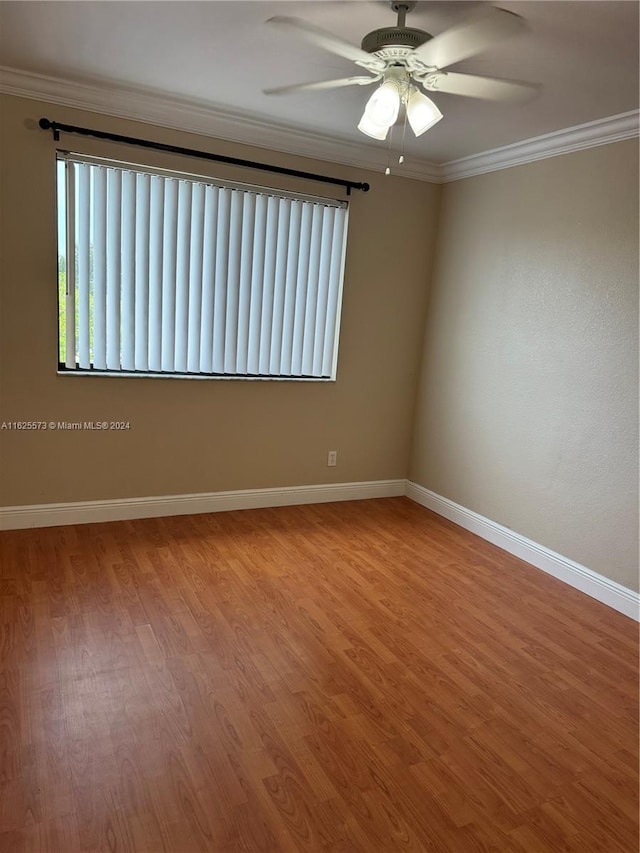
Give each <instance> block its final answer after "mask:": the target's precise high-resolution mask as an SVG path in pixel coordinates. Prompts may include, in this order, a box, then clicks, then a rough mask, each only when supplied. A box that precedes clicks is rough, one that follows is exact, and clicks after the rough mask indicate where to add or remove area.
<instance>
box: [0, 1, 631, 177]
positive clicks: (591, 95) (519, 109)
mask: <svg viewBox="0 0 640 853" xmlns="http://www.w3.org/2000/svg"><path fill="white" fill-rule="evenodd" d="M479 5H483V4H479V3H475V2H464V0H456V2H449V0H439V2H419V3H417V5H416V8H415V10H414V11H413V12H411V13H410V14H409V16H408V18H407V24H408V25H409V26H412V27H417V28H420V29H425V30H427V31H429V32H431V33H432V34H434V35H436V34H437V33H439V32H441V31H443V30H445V29H447V28H448V27H450V26H452V25H453V24H455V23H456V22H458V21H459V20H461V19H463V18H464V17H466V16H467V15H469V14H470V13H471V12H472V11H473V10H474V9H476V8H477V7H478V6H479ZM496 5H500V6H502V8H506V9H509V10H511V11H514V12H517V13H518V14H519V15H522V16H523V17H524V18H525V19H526V20H527V22H528V24H529V27H530V29H529V32H528V33H527V34H526V35H524V36H521V37H518V38H515V39H512V40H511V41H507V42H504V43H502V44H499V45H498V46H496V47H494V48H492V49H491V50H489V51H487V52H486V53H483V54H480V55H478V56H477V57H474V58H472V59H469V60H466V61H465V62H461V63H459V64H458V65H457V66H452V69H455V70H460V71H464V72H467V73H476V74H483V75H487V76H495V77H504V78H508V79H516V80H524V81H530V82H534V83H539V84H541V91H540V93H539V94H538V95H537V96H536V97H535V98H534V99H533V100H531V101H527V102H526V103H523V104H513V103H499V104H495V103H491V102H488V101H476V100H473V99H470V98H461V97H455V96H453V95H444V94H441V95H437V96H434V100H436V101H437V103H438V105H439V107H440V109H441V110H442V112H443V113H444V119H443V121H441V122H440V123H439V124H438V125H437V126H436V127H435V128H433V129H432V130H431V131H428V132H427V133H426V134H425V135H424V136H422V137H420V138H419V139H417V140H416V139H413V138H412V139H409V136H410V134H407V159H408V160H410V159H411V157H414V158H416V159H419V160H421V161H428V162H430V163H435V164H441V163H447V162H450V161H452V160H456V159H458V158H461V157H468V156H471V155H474V154H477V153H480V152H483V151H486V150H488V149H493V148H496V147H499V146H504V145H511V144H512V143H515V142H519V141H521V140H524V139H529V138H531V137H535V136H539V135H541V134H546V133H551V132H554V131H558V130H561V129H563V128H566V127H571V126H574V125H579V124H583V123H587V122H592V121H595V120H598V119H602V118H604V117H606V116H612V115H617V114H619V113H624V112H627V111H630V110H634V109H637V108H638V9H639V4H638V3H637V2H635V0H622V2H618V0H604V2H599V0H589V2H579V0H575V1H574V0H562V1H561V2H555V1H554V0H537V2H536V0H533V2H530V0H519V1H518V0H516V2H513V0H506V2H498V3H497V4H496ZM273 15H293V16H297V17H300V18H304V19H305V20H307V21H309V22H311V23H313V24H315V25H317V26H320V27H323V28H324V29H327V30H330V31H332V32H334V33H335V34H337V35H340V36H341V37H343V38H346V39H347V40H349V41H351V42H353V43H354V44H358V45H359V43H360V41H361V39H362V36H363V35H364V34H365V33H367V32H369V31H370V30H372V29H375V28H378V27H383V26H389V25H393V24H394V23H395V15H394V13H393V12H392V11H391V9H390V7H389V4H388V3H387V2H382V1H381V0H376V2H370V0H356V1H355V2H341V0H332V2H316V0H308V2H297V0H291V2H271V1H270V0H253V2H244V0H233V2H190V0H184V2H171V0H168V2H132V1H131V0H128V2H83V0H80V2H39V0H34V2H11V1H10V0H9V2H7V0H5V2H2V3H0V64H1V65H4V66H9V67H11V68H15V69H20V70H23V71H29V72H34V73H36V74H41V75H48V76H53V77H57V78H62V79H66V80H70V81H75V82H91V83H94V84H95V83H97V84H99V85H100V84H105V83H108V84H109V85H110V86H112V87H113V86H115V87H118V86H124V87H128V88H131V87H133V88H141V89H145V90H153V91H155V92H161V93H163V94H168V95H170V96H172V97H176V98H187V99H195V100H198V101H200V102H202V103H203V105H207V106H210V107H212V108H214V109H216V108H217V109H222V110H225V111H229V110H231V111H232V112H234V113H241V114H242V115H245V116H249V117H251V118H253V119H260V120H262V121H263V122H264V121H267V122H271V123H274V124H276V125H285V126H287V127H291V128H296V129H298V130H302V131H306V132H311V133H318V134H321V135H322V136H324V137H327V136H329V137H333V138H335V139H338V140H342V141H344V142H345V143H357V144H359V145H363V146H370V147H371V146H373V147H377V148H379V147H380V146H383V147H384V146H386V143H384V142H376V141H374V140H371V139H368V138H367V137H364V136H362V134H360V133H359V132H358V131H357V129H356V124H357V121H358V119H359V117H360V114H361V112H362V109H363V106H364V104H365V102H366V100H367V98H368V97H369V94H370V91H371V90H370V89H369V88H365V87H359V86H358V87H352V88H347V89H338V90H334V91H322V92H314V93H304V94H298V95H289V96H281V97H273V96H272V97H267V96H266V95H263V94H262V92H261V89H262V88H263V87H264V88H266V87H271V86H279V85H283V84H287V83H297V82H307V81H311V80H323V79H329V78H332V77H344V76H349V75H351V74H353V73H361V71H360V70H359V69H357V68H356V67H355V66H354V65H352V64H351V63H350V62H349V61H348V60H345V59H342V58H340V57H337V56H333V55H332V54H329V53H326V52H324V51H323V50H321V49H320V48H316V47H312V46H309V45H307V44H304V43H302V42H297V41H295V40H294V39H293V38H292V37H288V36H285V35H284V34H283V33H281V32H279V31H277V30H276V29H275V28H273V27H268V26H265V25H264V22H265V21H266V19H267V18H269V17H271V16H273ZM52 117H53V118H55V116H52ZM212 135H215V133H212ZM256 142H258V143H259V142H260V140H259V139H256Z"/></svg>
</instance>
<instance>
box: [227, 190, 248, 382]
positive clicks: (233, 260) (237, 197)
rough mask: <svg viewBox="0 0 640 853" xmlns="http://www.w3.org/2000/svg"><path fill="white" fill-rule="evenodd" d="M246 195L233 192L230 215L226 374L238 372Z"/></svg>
mask: <svg viewBox="0 0 640 853" xmlns="http://www.w3.org/2000/svg"><path fill="white" fill-rule="evenodd" d="M243 195H244V193H239V192H231V202H230V213H229V260H228V267H227V286H226V318H225V324H224V363H223V371H224V373H235V372H236V361H237V354H238V304H239V301H240V259H241V251H242V229H243V216H242V213H243V206H242V196H243Z"/></svg>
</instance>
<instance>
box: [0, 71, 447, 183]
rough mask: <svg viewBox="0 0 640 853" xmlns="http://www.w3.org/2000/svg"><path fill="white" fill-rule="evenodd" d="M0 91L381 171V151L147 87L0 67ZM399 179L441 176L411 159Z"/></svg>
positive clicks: (436, 169)
mask: <svg viewBox="0 0 640 853" xmlns="http://www.w3.org/2000/svg"><path fill="white" fill-rule="evenodd" d="M0 92H2V93H4V94H7V95H15V96H17V97H20V98H29V99H31V100H38V101H46V102H48V103H52V104H60V105H62V106H66V107H73V108H75V109H81V110H87V111H89V112H94V113H100V114H101V115H108V116H114V117H117V118H126V119H132V120H134V121H141V122H144V123H146V124H153V125H156V126H160V127H167V128H171V129H175V130H181V131H186V132H188V133H197V134H199V135H201V136H208V137H213V138H215V139H222V140H225V141H228V142H238V143H241V144H245V145H251V146H254V147H257V148H266V149H268V150H269V151H279V152H282V153H284V154H295V155H299V156H302V157H311V158H312V159H314V160H324V161H326V162H329V163H339V164H340V165H343V166H355V167H356V168H360V169H370V170H372V171H374V172H384V170H385V167H386V166H387V151H386V149H384V150H381V149H378V148H375V147H371V146H368V145H359V144H358V143H355V142H352V141H350V140H345V139H338V138H336V137H331V136H326V135H322V134H319V133H316V132H311V131H306V130H301V129H299V128H291V127H285V126H283V125H279V124H276V123H273V122H269V121H266V120H264V119H262V118H258V117H255V116H251V115H247V114H244V113H243V114H239V113H234V112H231V111H229V110H225V109H222V108H218V107H215V106H211V105H210V104H207V103H203V102H202V101H196V100H190V99H188V98H181V97H178V96H176V95H169V94H163V93H160V92H155V91H151V90H140V89H132V88H126V87H123V86H118V85H109V84H106V83H103V82H100V83H79V82H74V81H71V80H63V79H61V78H57V77H48V76H45V75H43V74H34V73H32V72H29V71H20V70H18V69H15V68H8V67H6V66H0ZM54 118H55V117H54ZM402 177H406V178H414V179H418V180H422V181H432V182H435V183H439V182H440V180H441V176H440V168H439V167H438V166H434V165H432V164H431V163H427V162H414V163H413V168H408V169H403V170H402Z"/></svg>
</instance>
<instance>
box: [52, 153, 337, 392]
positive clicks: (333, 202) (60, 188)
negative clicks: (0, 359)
mask: <svg viewBox="0 0 640 853" xmlns="http://www.w3.org/2000/svg"><path fill="white" fill-rule="evenodd" d="M74 163H78V164H87V165H92V166H103V167H106V168H115V169H119V170H122V171H131V172H134V173H138V174H143V175H149V176H157V177H161V178H169V179H174V180H178V181H180V180H184V181H190V182H193V183H194V184H204V185H205V186H208V187H213V188H219V189H222V188H224V189H230V190H237V191H240V192H245V193H253V194H254V195H256V196H258V195H261V196H266V197H267V198H269V197H273V198H275V199H278V200H279V199H291V200H299V201H302V202H307V203H311V204H317V205H321V206H323V207H332V208H336V209H341V210H344V225H343V234H342V241H341V247H340V259H339V263H338V269H339V272H338V287H337V298H336V303H335V329H334V337H333V343H332V364H331V371H330V374H329V375H324V376H317V375H281V374H267V373H264V372H263V373H258V374H255V373H252V374H249V373H219V372H218V373H216V372H211V373H205V372H203V371H200V372H194V371H191V372H189V371H187V372H179V371H162V370H133V371H132V370H123V369H106V368H94V367H93V366H91V367H90V368H86V367H80V366H79V363H78V360H77V358H76V353H77V340H76V337H77V332H78V330H77V326H76V323H75V322H74V324H73V329H74V335H73V337H72V340H70V339H69V335H68V331H69V323H67V324H66V330H65V331H66V333H67V334H66V347H65V353H64V356H65V360H64V361H63V360H61V358H60V356H61V355H62V353H61V340H60V336H61V328H62V326H61V322H62V321H61V317H62V314H61V304H60V272H61V269H60V265H59V260H60V248H61V246H62V245H64V255H63V257H64V259H65V277H66V291H65V296H64V298H65V311H66V312H67V314H66V316H68V312H69V311H72V312H74V316H75V303H76V288H77V284H76V268H77V265H78V260H77V258H74V263H73V264H71V265H70V264H69V258H70V257H74V256H75V252H76V235H75V233H72V228H71V227H70V225H71V224H73V230H74V232H75V227H76V225H75V210H74V206H75V198H76V189H75V180H74V172H75V170H74V169H73V168H68V166H69V164H74ZM61 165H62V166H63V169H61V168H60V167H61ZM61 172H63V174H64V178H63V180H61ZM62 195H63V197H64V217H63V221H64V240H63V241H61V236H60V231H61V221H62V217H61V213H60V211H61V196H62ZM56 213H57V233H58V240H57V246H58V369H57V373H58V375H64V376H85V377H86V376H96V377H98V376H99V377H105V376H109V377H121V378H146V379H199V380H211V379H213V380H219V379H223V380H227V381H229V380H241V381H247V380H248V381H276V382H291V381H293V382H335V381H336V379H337V362H338V352H339V343H340V327H341V318H342V305H343V298H344V286H345V281H344V278H345V263H346V250H347V240H348V228H349V202H348V200H344V199H336V198H333V197H329V196H318V195H312V194H309V193H303V192H297V191H292V190H281V189H279V188H275V187H269V186H264V185H259V184H254V183H248V182H243V181H236V180H229V179H226V178H219V177H217V176H214V175H210V174H209V175H204V174H201V173H195V172H190V171H184V170H179V169H168V168H164V167H158V166H150V165H147V164H142V163H138V162H132V161H129V160H115V159H113V158H107V157H99V156H95V155H88V154H82V153H78V152H75V151H74V152H72V151H68V150H63V149H58V150H57V151H56ZM121 251H122V250H120V252H121ZM315 314H316V312H314V315H315ZM71 360H73V361H74V362H75V367H68V366H67V362H68V361H71Z"/></svg>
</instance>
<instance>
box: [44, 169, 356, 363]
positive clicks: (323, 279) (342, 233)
mask: <svg viewBox="0 0 640 853" xmlns="http://www.w3.org/2000/svg"><path fill="white" fill-rule="evenodd" d="M347 218H348V217H347V206H346V203H345V202H338V201H335V202H334V201H333V200H325V199H310V198H309V197H305V196H296V195H293V194H292V195H287V194H284V193H283V194H279V193H273V192H272V191H271V190H265V189H263V188H258V187H246V186H244V185H242V186H238V185H214V184H212V183H210V182H209V181H208V180H207V179H204V178H197V177H194V176H183V175H175V174H173V173H168V174H163V173H161V172H154V171H151V170H147V169H146V168H144V167H138V166H129V165H126V164H116V163H112V162H108V163H107V162H102V161H101V162H94V161H92V160H91V159H89V158H81V157H79V156H77V155H59V192H58V221H59V223H60V226H59V227H60V229H61V232H62V231H64V232H65V235H63V237H62V239H61V245H62V244H64V249H63V250H62V253H63V255H65V254H66V259H65V269H66V293H65V297H64V302H65V304H64V311H62V306H60V307H61V317H62V320H61V336H63V335H64V337H65V339H66V340H65V347H64V350H65V351H64V355H63V362H64V363H63V368H64V369H67V370H93V371H98V372H110V371H116V372H120V373H122V372H125V373H138V372H141V373H154V374H182V375H189V374H192V375H209V376H235V377H281V378H315V379H331V378H334V377H335V372H336V361H337V344H338V331H339V320H340V305H341V300H342V281H343V272H344V255H345V244H346V232H347ZM62 315H63V316H62Z"/></svg>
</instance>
